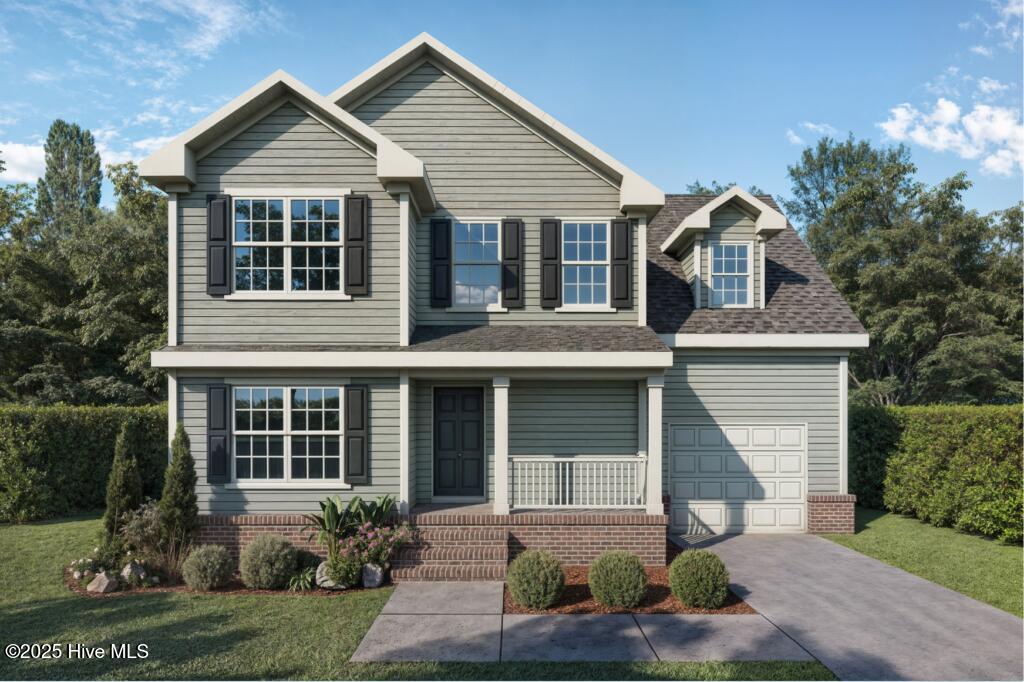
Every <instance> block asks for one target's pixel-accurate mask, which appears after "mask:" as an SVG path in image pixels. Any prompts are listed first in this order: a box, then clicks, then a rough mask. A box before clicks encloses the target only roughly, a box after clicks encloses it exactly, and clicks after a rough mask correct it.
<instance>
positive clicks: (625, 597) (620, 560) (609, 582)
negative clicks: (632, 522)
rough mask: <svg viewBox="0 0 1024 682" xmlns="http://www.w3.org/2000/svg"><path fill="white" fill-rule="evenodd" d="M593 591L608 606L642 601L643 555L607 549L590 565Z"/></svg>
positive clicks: (591, 590)
mask: <svg viewBox="0 0 1024 682" xmlns="http://www.w3.org/2000/svg"><path fill="white" fill-rule="evenodd" d="M587 582H588V583H589V585H590V593H591V594H592V595H594V599H596V600H597V601H599V602H600V603H602V604H604V605H605V606H613V607H618V608H626V609H628V608H632V607H634V606H636V605H637V604H639V603H640V602H641V601H643V598H644V593H645V592H646V591H647V573H646V572H645V571H644V563H643V562H642V561H641V560H640V557H638V556H636V555H635V554H630V553H629V552H624V551H615V552H605V553H604V554H602V555H601V556H599V557H598V558H597V559H596V560H595V561H594V563H592V564H591V565H590V572H589V574H588V576H587Z"/></svg>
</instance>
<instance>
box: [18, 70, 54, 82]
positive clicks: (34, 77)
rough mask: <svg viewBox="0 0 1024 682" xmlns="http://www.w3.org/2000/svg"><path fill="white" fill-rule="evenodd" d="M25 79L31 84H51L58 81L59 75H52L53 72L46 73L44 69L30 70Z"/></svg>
mask: <svg viewBox="0 0 1024 682" xmlns="http://www.w3.org/2000/svg"><path fill="white" fill-rule="evenodd" d="M25 78H27V79H28V80H30V81H32V82H33V83H44V84H45V83H53V82H55V81H59V80H60V74H57V73H54V72H53V71H47V70H46V69H32V70H31V71H29V72H28V73H27V74H25Z"/></svg>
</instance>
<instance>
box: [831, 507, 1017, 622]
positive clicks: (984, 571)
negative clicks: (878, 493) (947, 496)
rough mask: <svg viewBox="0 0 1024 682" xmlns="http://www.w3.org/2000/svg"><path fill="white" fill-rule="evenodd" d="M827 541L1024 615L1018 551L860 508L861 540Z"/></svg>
mask: <svg viewBox="0 0 1024 682" xmlns="http://www.w3.org/2000/svg"><path fill="white" fill-rule="evenodd" d="M825 537H827V538H828V539H830V540H832V541H833V542H838V543H839V544H841V545H844V546H846V547H849V548H850V549H855V550H857V551H858V552H861V553H862V554H867V555H868V556H871V557H874V558H876V559H879V560H880V561H884V562H885V563H887V564H891V565H893V566H896V567H897V568H902V569H903V570H904V571H908V572H910V573H913V574H914V575H919V576H921V577H922V578H926V579H928V580H931V581H932V582H936V583H938V584H940V585H943V586H945V587H948V588H949V589H951V590H956V591H957V592H961V593H963V594H966V595H967V596H968V597H973V598H974V599H977V600H979V601H983V602H986V603H988V604H991V605H992V606H995V607H997V608H1000V609H1002V610H1004V611H1009V612H1010V613H1012V614H1013V615H1015V616H1018V617H1019V616H1021V615H1022V610H1024V609H1022V591H1021V583H1022V580H1024V568H1022V566H1024V554H1022V549H1021V547H1019V546H1015V545H1002V544H1000V543H998V542H996V541H995V540H989V539H986V538H983V537H979V536H977V535H968V534H966V533H961V532H959V531H956V530H953V529H952V528H936V527H935V526H931V525H929V524H927V523H922V522H921V521H918V520H917V519H912V518H908V517H906V516H900V515H898V514H890V513H887V512H884V511H878V510H874V509H863V508H861V507H857V532H856V534H854V535H827V536H825Z"/></svg>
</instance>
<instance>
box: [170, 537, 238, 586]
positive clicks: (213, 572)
mask: <svg viewBox="0 0 1024 682" xmlns="http://www.w3.org/2000/svg"><path fill="white" fill-rule="evenodd" d="M234 572H235V561H234V559H232V558H231V552H229V551H228V550H227V548H226V547H221V546H220V545H203V546H201V547H196V548H195V549H193V550H192V551H191V552H189V554H188V558H187V559H185V563H183V564H182V565H181V577H182V578H184V579H185V584H186V585H188V586H189V587H191V588H192V589H193V590H203V591H206V590H213V589H216V588H218V587H224V586H225V585H227V584H228V581H229V580H231V575H232V574H233V573H234Z"/></svg>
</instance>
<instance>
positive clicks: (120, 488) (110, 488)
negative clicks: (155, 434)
mask: <svg viewBox="0 0 1024 682" xmlns="http://www.w3.org/2000/svg"><path fill="white" fill-rule="evenodd" d="M141 437H142V429H141V427H140V425H139V424H138V423H137V421H136V420H135V419H134V418H128V419H126V420H125V422H124V424H123V425H122V426H121V431H120V432H118V434H117V440H116V441H115V442H114V462H113V464H112V465H111V467H110V478H108V479H107V509H106V512H104V514H103V529H104V531H105V532H106V537H107V539H108V540H112V539H114V538H115V537H117V534H118V531H119V530H120V529H121V520H122V517H123V516H124V514H125V512H129V511H132V510H134V509H138V508H139V505H141V504H142V477H141V476H140V475H139V462H138V459H136V457H135V453H136V452H139V451H140V449H141V448H140V442H139V439H140V438H141Z"/></svg>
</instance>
